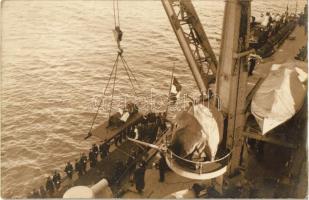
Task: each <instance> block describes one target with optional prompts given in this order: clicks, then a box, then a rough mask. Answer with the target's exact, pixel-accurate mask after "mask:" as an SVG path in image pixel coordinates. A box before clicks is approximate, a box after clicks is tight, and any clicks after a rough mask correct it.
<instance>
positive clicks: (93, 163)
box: [89, 149, 97, 168]
mask: <svg viewBox="0 0 309 200" xmlns="http://www.w3.org/2000/svg"><path fill="white" fill-rule="evenodd" d="M89 161H90V167H91V168H94V167H95V166H96V164H97V159H96V155H95V152H93V150H92V149H90V150H89Z"/></svg>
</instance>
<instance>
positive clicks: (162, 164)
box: [158, 153, 166, 182]
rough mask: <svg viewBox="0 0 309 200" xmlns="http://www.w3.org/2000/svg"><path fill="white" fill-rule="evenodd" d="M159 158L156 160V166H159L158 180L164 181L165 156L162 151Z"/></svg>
mask: <svg viewBox="0 0 309 200" xmlns="http://www.w3.org/2000/svg"><path fill="white" fill-rule="evenodd" d="M160 156H161V158H160V160H159V162H158V167H159V174H160V179H159V181H160V182H164V179H165V170H166V162H165V158H164V155H163V154H162V153H160Z"/></svg>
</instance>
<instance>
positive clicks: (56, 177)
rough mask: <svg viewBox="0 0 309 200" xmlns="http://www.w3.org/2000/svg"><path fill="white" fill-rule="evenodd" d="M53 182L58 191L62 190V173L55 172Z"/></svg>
mask: <svg viewBox="0 0 309 200" xmlns="http://www.w3.org/2000/svg"><path fill="white" fill-rule="evenodd" d="M53 182H54V185H55V187H56V189H57V190H58V189H59V188H60V184H61V176H60V173H59V172H57V170H55V172H54V176H53Z"/></svg>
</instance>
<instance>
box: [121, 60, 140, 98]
mask: <svg viewBox="0 0 309 200" xmlns="http://www.w3.org/2000/svg"><path fill="white" fill-rule="evenodd" d="M120 59H121V61H122V64H123V67H124V69H125V71H126V73H127V75H128V77H129V80H130V83H131V86H132V88H133V91H134V94H135V95H136V91H135V87H134V84H133V82H132V79H131V76H130V73H129V71H128V69H127V67H126V65H125V64H124V58H123V56H120Z"/></svg>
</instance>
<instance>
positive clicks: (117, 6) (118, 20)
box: [116, 0, 120, 27]
mask: <svg viewBox="0 0 309 200" xmlns="http://www.w3.org/2000/svg"><path fill="white" fill-rule="evenodd" d="M116 1H117V14H118V26H119V27H120V17H119V4H118V0H116Z"/></svg>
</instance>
